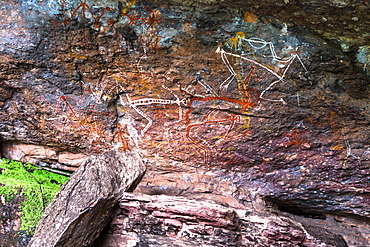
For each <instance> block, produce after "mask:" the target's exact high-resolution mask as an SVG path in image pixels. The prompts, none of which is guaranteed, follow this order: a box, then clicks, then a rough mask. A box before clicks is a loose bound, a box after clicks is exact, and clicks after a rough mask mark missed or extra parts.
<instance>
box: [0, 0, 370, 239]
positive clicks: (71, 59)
mask: <svg viewBox="0 0 370 247" xmlns="http://www.w3.org/2000/svg"><path fill="white" fill-rule="evenodd" d="M0 6H1V16H2V17H3V18H2V19H1V26H0V33H1V39H2V40H3V41H4V42H0V43H1V44H0V52H1V56H0V142H1V153H2V155H3V156H5V157H7V158H15V159H21V160H24V161H31V162H34V163H38V164H40V165H45V166H51V167H56V168H59V169H64V170H70V171H74V170H75V169H76V168H77V167H78V166H79V164H80V163H81V161H82V159H83V157H86V156H88V155H90V154H94V153H101V152H105V151H110V150H119V149H120V150H135V152H139V153H141V154H142V155H143V156H144V157H146V158H147V159H148V161H149V163H150V164H151V165H149V166H148V171H147V175H146V177H144V179H143V182H142V183H141V184H140V185H139V187H138V189H139V191H140V192H143V193H149V194H153V193H154V194H158V193H159V194H162V193H164V194H167V195H171V196H178V195H187V196H190V197H191V198H195V197H196V198H197V199H199V198H204V197H205V196H207V197H209V198H211V199H212V198H213V199H214V200H215V201H226V202H228V203H229V202H230V203H232V204H233V205H236V207H240V205H244V204H245V203H247V202H248V200H252V199H250V198H253V200H257V201H258V200H259V201H265V202H266V203H268V204H271V205H273V207H275V208H276V209H277V210H280V211H281V212H285V213H290V214H295V215H304V216H307V217H311V218H312V217H316V216H317V217H321V218H322V219H324V218H325V217H326V215H334V216H335V217H339V218H341V217H344V218H346V219H347V218H348V219H351V218H354V219H356V220H355V221H353V222H356V223H353V224H354V225H355V226H356V227H358V228H361V227H362V226H363V225H362V224H365V225H366V224H368V223H367V222H368V218H369V213H370V211H369V201H370V198H369V159H370V136H369V133H370V132H369V104H368V101H369V98H368V92H369V77H368V76H369V74H368V65H369V49H368V44H367V38H368V36H369V33H368V30H367V27H368V24H369V18H368V16H367V13H368V10H369V8H370V7H369V5H368V4H367V2H366V1H361V2H353V3H352V2H349V1H314V0H310V1H294V0H290V1H264V2H263V3H260V2H258V3H256V2H255V1H243V2H241V1H217V2H214V1H200V2H199V1H197V2H194V1H186V2H184V3H183V2H181V4H180V3H179V1H175V0H174V1H157V0H156V1H148V0H142V1H134V0H125V1H119V2H116V1H108V0H107V1H89V0H87V1H73V0H63V1H55V0H45V1H42V2H40V1H2V2H0ZM73 156H74V157H76V158H73ZM248 198H249V199H248ZM238 205H239V206H238ZM334 216H333V217H334ZM330 217H331V216H330ZM330 217H326V218H330ZM339 218H337V219H339ZM357 220H358V221H357ZM346 241H347V243H349V242H350V240H349V238H346ZM356 241H357V240H356ZM362 243H364V242H362Z"/></svg>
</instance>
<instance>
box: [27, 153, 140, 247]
mask: <svg viewBox="0 0 370 247" xmlns="http://www.w3.org/2000/svg"><path fill="white" fill-rule="evenodd" d="M144 173H145V164H144V163H143V161H142V159H141V157H140V156H139V155H138V154H135V153H129V152H121V151H119V152H116V151H111V152H107V153H104V154H101V155H98V156H91V157H89V158H88V159H87V160H86V161H85V162H84V163H83V164H82V165H81V166H80V167H79V169H78V170H77V171H76V172H75V173H74V174H73V175H72V176H71V178H70V179H69V180H68V181H67V182H66V183H65V184H64V185H63V186H62V188H61V189H60V190H59V192H58V193H57V194H56V195H55V197H54V200H53V201H52V202H51V203H50V204H49V206H48V207H47V208H46V210H45V214H44V215H43V217H42V219H41V220H40V222H39V224H38V225H37V228H36V232H35V235H34V236H33V238H32V239H31V241H30V243H29V244H28V246H30V247H32V246H34V247H39V246H45V247H47V246H89V245H91V243H92V242H93V241H94V240H95V239H96V238H97V237H98V236H99V233H100V231H101V230H102V229H103V228H104V227H105V226H106V225H107V223H108V222H109V220H110V219H111V218H112V216H113V215H114V213H115V210H116V209H117V196H118V195H119V194H120V193H122V192H124V191H133V190H134V189H135V187H136V186H137V184H138V183H139V182H140V180H141V178H142V176H143V175H144Z"/></svg>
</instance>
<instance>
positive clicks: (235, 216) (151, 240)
mask: <svg viewBox="0 0 370 247" xmlns="http://www.w3.org/2000/svg"><path fill="white" fill-rule="evenodd" d="M120 208H121V210H122V211H121V213H120V214H119V215H117V216H115V218H114V219H113V220H112V222H111V223H110V226H109V227H108V228H107V229H106V230H105V232H104V233H102V234H101V235H100V237H99V238H98V239H97V240H96V242H95V244H94V246H99V247H113V246H197V245H200V246H271V245H275V246H338V247H339V246H340V247H342V246H343V247H344V246H348V245H347V244H346V242H345V241H344V239H343V238H342V236H341V235H339V234H336V233H333V232H331V231H330V230H326V229H324V228H320V227H317V226H315V227H314V226H313V225H311V224H307V223H305V224H303V223H300V222H299V221H296V220H297V219H292V218H289V217H284V216H277V215H274V214H272V213H271V212H270V213H269V212H263V211H258V210H256V209H251V208H248V207H244V208H242V209H241V208H239V209H238V210H235V209H233V208H230V207H228V206H224V205H220V204H216V203H214V202H211V201H199V200H193V199H188V198H185V197H172V196H166V195H156V196H148V195H132V194H124V195H123V196H122V198H121V199H120ZM333 230H334V231H335V230H336V229H333ZM343 230H344V228H343ZM118 243H119V244H118Z"/></svg>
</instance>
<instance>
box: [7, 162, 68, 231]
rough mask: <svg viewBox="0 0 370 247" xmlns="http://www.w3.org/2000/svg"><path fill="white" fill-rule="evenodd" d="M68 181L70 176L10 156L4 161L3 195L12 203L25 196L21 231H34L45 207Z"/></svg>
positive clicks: (22, 204)
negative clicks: (10, 158) (13, 199)
mask: <svg viewBox="0 0 370 247" xmlns="http://www.w3.org/2000/svg"><path fill="white" fill-rule="evenodd" d="M67 180H68V177H67V176H63V175H59V174H56V173H53V172H50V171H46V170H43V169H40V168H37V167H35V166H33V165H31V164H23V163H21V162H17V161H10V160H6V159H2V160H0V195H3V196H4V197H5V202H6V203H9V202H10V200H11V199H12V198H13V197H14V196H15V195H21V196H22V197H23V200H22V202H21V211H22V217H21V220H22V225H21V228H20V230H22V231H26V233H27V234H30V235H31V234H33V232H34V229H35V227H36V225H37V223H38V222H39V220H40V219H41V216H42V214H43V210H44V209H45V207H46V206H47V205H48V204H49V203H50V202H51V201H52V200H53V197H54V195H55V193H56V192H57V191H58V190H59V188H60V187H61V185H62V184H64V183H65V182H66V181H67Z"/></svg>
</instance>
